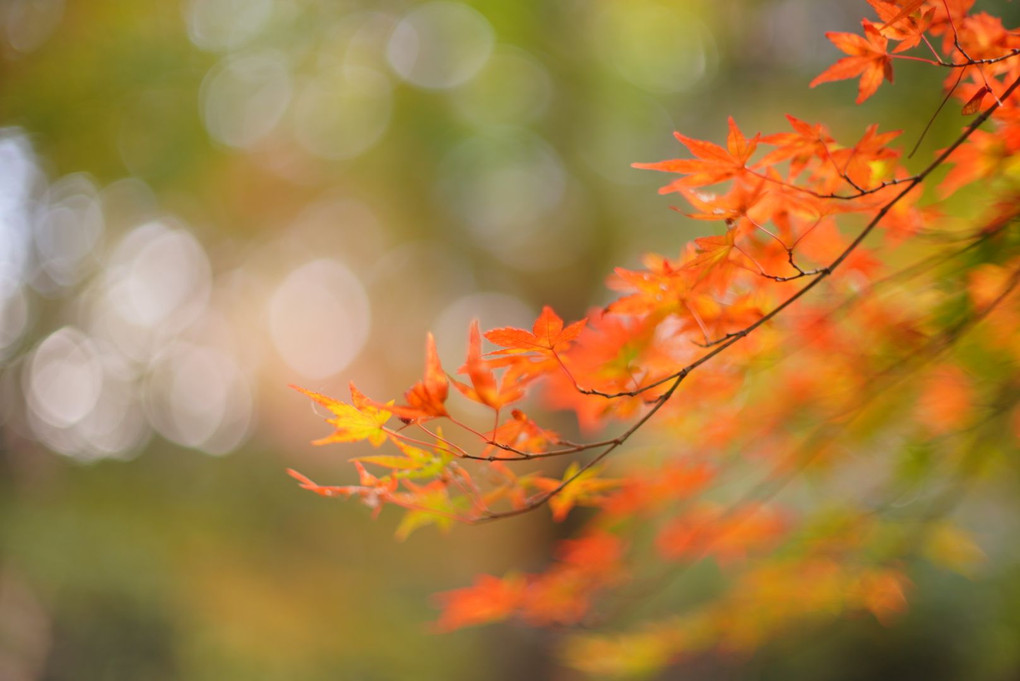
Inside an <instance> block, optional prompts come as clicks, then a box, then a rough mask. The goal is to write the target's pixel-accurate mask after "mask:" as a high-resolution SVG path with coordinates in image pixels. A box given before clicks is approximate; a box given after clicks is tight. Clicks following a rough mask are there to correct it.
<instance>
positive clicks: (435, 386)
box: [390, 333, 450, 423]
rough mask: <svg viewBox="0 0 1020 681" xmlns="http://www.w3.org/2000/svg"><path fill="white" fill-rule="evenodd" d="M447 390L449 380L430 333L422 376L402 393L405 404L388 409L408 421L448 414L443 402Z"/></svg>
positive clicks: (448, 388)
mask: <svg viewBox="0 0 1020 681" xmlns="http://www.w3.org/2000/svg"><path fill="white" fill-rule="evenodd" d="M449 390H450V383H449V380H448V379H447V378H446V373H445V372H444V371H443V367H442V365H441V364H440V363H439V353H438V352H436V340H435V338H433V337H432V334H431V333H430V334H428V337H427V339H426V342H425V376H424V378H422V380H420V381H418V382H417V383H415V384H414V385H413V386H411V388H410V389H409V390H408V391H407V392H405V393H404V399H405V400H407V404H406V405H402V406H393V407H390V410H391V411H392V412H393V413H394V414H396V415H397V416H399V417H400V418H401V419H402V420H403V421H405V422H408V423H410V422H413V421H422V420H426V419H434V418H438V417H440V416H448V415H449V414H448V413H447V411H446V406H445V403H446V397H447V394H448V393H449Z"/></svg>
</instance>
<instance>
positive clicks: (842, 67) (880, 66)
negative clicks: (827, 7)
mask: <svg viewBox="0 0 1020 681" xmlns="http://www.w3.org/2000/svg"><path fill="white" fill-rule="evenodd" d="M861 25H862V26H863V27H864V36H863V37H862V36H859V35H857V34H855V33H836V32H833V31H830V32H829V33H826V34H825V37H826V38H828V39H829V40H831V41H832V43H833V44H834V45H835V46H836V47H838V48H839V49H841V50H843V52H845V53H847V54H848V55H850V56H849V57H843V58H842V59H840V60H839V61H837V62H836V63H835V64H833V65H832V66H830V67H829V68H827V69H826V70H825V71H823V72H822V73H820V74H819V75H818V77H817V78H815V79H814V80H813V81H811V87H815V86H816V85H821V84H822V83H828V82H831V81H834V80H845V79H847V78H855V77H856V76H860V77H861V82H860V84H859V86H858V93H857V103H858V104H860V103H861V102H863V101H864V100H866V99H867V98H868V97H870V96H871V95H873V94H875V91H876V90H878V86H879V85H881V84H882V78H885V79H886V80H888V81H889V82H890V83H891V82H892V79H893V71H892V57H890V56H889V52H888V51H887V50H886V47H887V46H888V44H889V41H888V40H887V39H886V37H885V36H883V35H882V33H881V32H880V31H879V29H878V27H877V26H876V25H875V24H873V23H872V22H870V21H868V20H867V19H865V20H863V21H862V22H861Z"/></svg>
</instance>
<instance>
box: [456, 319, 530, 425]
mask: <svg viewBox="0 0 1020 681" xmlns="http://www.w3.org/2000/svg"><path fill="white" fill-rule="evenodd" d="M491 367H492V363H491V362H487V361H486V360H485V358H484V357H482V337H481V334H480V333H479V331H478V320H477V319H476V320H474V321H472V322H471V329H470V332H469V334H468V356H467V361H466V362H465V363H464V366H462V367H461V368H460V369H458V371H457V373H460V374H467V375H468V377H469V378H470V379H471V385H465V384H464V383H461V382H460V381H453V385H454V387H455V388H457V390H459V391H460V392H461V393H463V394H464V396H465V397H467V398H468V399H471V400H474V401H475V402H480V403H481V404H484V405H486V406H488V407H492V408H493V409H500V408H502V407H504V406H506V405H507V404H510V403H512V402H516V401H517V400H519V399H521V398H522V397H524V385H523V383H524V381H525V379H526V377H525V376H523V375H522V374H520V373H517V372H510V371H508V372H506V373H504V374H503V377H502V380H501V381H500V382H499V385H498V386H497V384H496V377H495V374H493V371H492V368H491Z"/></svg>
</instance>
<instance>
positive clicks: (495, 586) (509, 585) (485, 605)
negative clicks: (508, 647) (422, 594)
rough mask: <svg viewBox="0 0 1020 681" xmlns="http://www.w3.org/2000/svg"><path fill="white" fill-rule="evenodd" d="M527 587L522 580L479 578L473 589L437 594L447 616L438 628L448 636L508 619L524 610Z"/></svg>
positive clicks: (518, 578)
mask: <svg viewBox="0 0 1020 681" xmlns="http://www.w3.org/2000/svg"><path fill="white" fill-rule="evenodd" d="M525 586H526V585H525V581H524V578H523V577H519V576H513V575H511V576H508V577H506V578H504V579H499V578H498V577H492V576H490V575H479V576H478V577H477V578H475V583H474V585H473V586H468V587H464V588H463V589H454V590H453V591H447V592H445V593H441V594H437V596H436V600H438V601H439V604H440V606H441V607H442V608H443V612H442V614H441V615H440V616H439V620H438V621H437V622H436V623H435V628H436V629H437V630H438V631H441V632H446V631H453V630H454V629H460V628H461V627H470V626H475V625H478V624H486V623H489V622H496V621H498V620H502V619H506V618H507V617H509V616H510V615H511V614H513V612H514V611H515V610H517V608H518V607H520V604H521V601H522V600H523V598H524V589H525Z"/></svg>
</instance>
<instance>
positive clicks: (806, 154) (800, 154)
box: [758, 114, 835, 178]
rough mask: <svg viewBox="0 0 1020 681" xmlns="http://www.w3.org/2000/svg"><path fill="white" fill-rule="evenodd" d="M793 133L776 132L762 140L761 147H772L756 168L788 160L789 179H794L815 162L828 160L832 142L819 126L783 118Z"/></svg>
mask: <svg viewBox="0 0 1020 681" xmlns="http://www.w3.org/2000/svg"><path fill="white" fill-rule="evenodd" d="M786 120H788V121H789V122H790V125H791V126H792V127H793V130H794V132H779V133H775V134H773V135H766V136H764V137H762V138H761V141H762V143H763V144H769V145H772V146H775V147H776V149H775V150H774V151H770V152H769V153H767V154H765V157H764V158H762V160H761V161H760V162H759V163H758V166H770V165H773V164H775V163H779V162H780V161H784V160H786V159H790V177H791V178H793V177H797V176H798V175H800V173H801V172H802V171H803V170H804V169H805V168H806V167H807V165H808V164H809V163H810V162H811V161H812V160H814V159H816V158H818V159H822V160H823V161H825V160H828V159H829V149H830V148H831V147H832V145H833V144H835V140H833V139H832V137H831V136H830V135H829V131H828V129H827V128H826V127H825V126H824V125H822V124H821V123H816V124H815V125H811V124H810V123H807V122H805V121H802V120H800V119H799V118H796V117H794V116H791V115H790V114H787V115H786Z"/></svg>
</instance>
